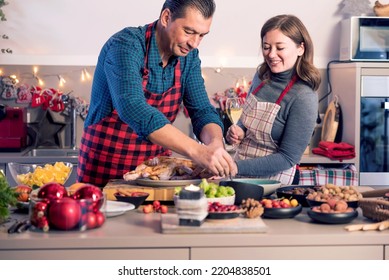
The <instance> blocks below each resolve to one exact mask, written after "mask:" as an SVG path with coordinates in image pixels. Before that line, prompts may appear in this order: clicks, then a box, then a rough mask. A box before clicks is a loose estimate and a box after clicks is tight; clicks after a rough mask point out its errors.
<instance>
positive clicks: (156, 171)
mask: <svg viewBox="0 0 389 280" xmlns="http://www.w3.org/2000/svg"><path fill="white" fill-rule="evenodd" d="M211 176H212V174H211V173H209V172H208V171H207V170H205V169H203V168H201V167H199V166H197V165H196V163H194V162H193V161H192V160H190V159H185V158H176V157H166V156H161V157H155V158H152V159H149V160H146V161H144V162H142V163H141V164H140V165H138V166H137V167H136V168H135V170H132V171H129V172H126V173H125V174H124V175H123V178H124V180H126V181H131V180H136V179H138V178H149V179H151V180H188V179H196V178H209V177H211Z"/></svg>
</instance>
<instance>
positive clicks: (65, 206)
mask: <svg viewBox="0 0 389 280" xmlns="http://www.w3.org/2000/svg"><path fill="white" fill-rule="evenodd" d="M50 204H51V205H50V208H49V220H50V224H52V225H53V226H54V227H56V228H58V229H62V230H70V229H72V228H74V227H75V226H76V225H77V224H78V223H79V222H80V219H81V207H80V205H79V204H78V202H77V201H76V200H74V199H72V198H70V197H64V198H62V199H58V200H55V201H51V203H50Z"/></svg>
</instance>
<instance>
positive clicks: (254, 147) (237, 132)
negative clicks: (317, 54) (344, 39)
mask: <svg viewBox="0 0 389 280" xmlns="http://www.w3.org/2000/svg"><path fill="white" fill-rule="evenodd" d="M261 39H262V54H263V57H264V62H263V63H262V64H261V65H260V66H259V67H258V69H257V72H256V74H255V76H254V78H253V82H252V85H251V88H250V94H249V96H248V97H247V99H246V102H245V105H244V110H243V114H242V117H241V118H240V122H239V125H238V126H231V127H230V128H229V130H228V132H227V141H228V142H230V143H231V144H239V146H238V148H237V151H236V154H235V161H236V164H237V168H238V176H245V177H261V178H270V179H275V180H279V181H281V183H282V184H291V183H297V182H296V181H295V182H293V181H294V177H295V175H296V174H298V172H296V165H297V164H298V163H299V161H300V159H301V156H302V155H303V153H304V150H305V149H306V147H307V145H308V143H309V141H310V139H311V136H312V133H313V130H314V127H315V121H316V117H317V110H318V97H317V94H316V92H315V91H316V90H317V89H318V87H319V85H320V82H321V77H320V73H319V71H318V69H317V68H316V67H315V66H314V65H313V44H312V40H311V38H310V36H309V33H308V31H307V29H306V28H305V26H304V24H303V23H302V22H301V21H300V20H299V19H298V18H297V17H295V16H293V15H279V16H275V17H273V18H271V19H269V20H268V21H267V22H266V23H265V24H264V26H263V27H262V30H261Z"/></svg>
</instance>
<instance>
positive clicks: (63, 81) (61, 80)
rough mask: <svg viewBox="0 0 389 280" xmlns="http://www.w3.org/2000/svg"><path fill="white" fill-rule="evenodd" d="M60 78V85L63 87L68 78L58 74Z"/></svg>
mask: <svg viewBox="0 0 389 280" xmlns="http://www.w3.org/2000/svg"><path fill="white" fill-rule="evenodd" d="M58 80H59V86H60V87H63V85H64V84H65V83H66V80H65V79H64V78H63V77H62V76H61V75H58Z"/></svg>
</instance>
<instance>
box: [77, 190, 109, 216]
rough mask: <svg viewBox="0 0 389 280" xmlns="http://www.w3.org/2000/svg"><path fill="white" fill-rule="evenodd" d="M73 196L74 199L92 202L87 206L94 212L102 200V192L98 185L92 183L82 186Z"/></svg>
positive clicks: (101, 203)
mask: <svg viewBox="0 0 389 280" xmlns="http://www.w3.org/2000/svg"><path fill="white" fill-rule="evenodd" d="M73 197H74V199H85V202H86V203H87V201H88V200H91V201H92V204H91V205H90V207H88V208H89V209H91V210H92V211H94V212H97V211H98V210H99V209H100V208H101V206H102V205H103V202H104V195H103V192H102V191H101V190H100V188H99V187H96V186H93V185H85V186H82V187H81V188H79V189H78V190H77V191H76V192H75V193H74V195H73Z"/></svg>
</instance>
